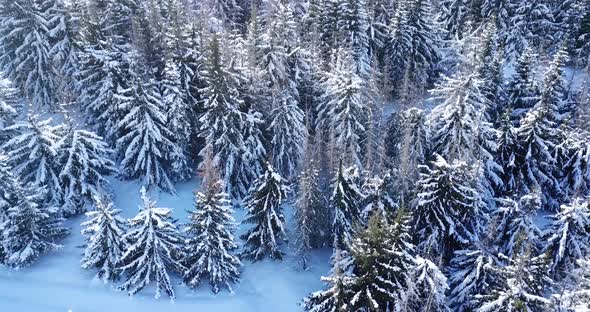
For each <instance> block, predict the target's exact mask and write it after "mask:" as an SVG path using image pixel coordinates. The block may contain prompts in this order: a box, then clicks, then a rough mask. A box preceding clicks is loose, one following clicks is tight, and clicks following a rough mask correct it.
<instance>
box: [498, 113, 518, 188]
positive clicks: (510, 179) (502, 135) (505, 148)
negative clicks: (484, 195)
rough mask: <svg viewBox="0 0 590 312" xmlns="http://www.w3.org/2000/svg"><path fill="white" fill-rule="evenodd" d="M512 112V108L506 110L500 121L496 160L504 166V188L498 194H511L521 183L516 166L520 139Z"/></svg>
mask: <svg viewBox="0 0 590 312" xmlns="http://www.w3.org/2000/svg"><path fill="white" fill-rule="evenodd" d="M511 112H512V111H511V110H510V109H507V110H506V111H504V113H503V114H502V116H501V120H500V122H499V128H498V149H497V150H496V154H495V160H496V163H497V164H498V165H500V167H502V172H501V173H500V178H501V179H502V188H501V189H499V190H497V192H496V195H501V194H511V193H512V192H513V191H514V190H517V189H518V183H520V176H519V168H518V167H516V165H517V158H516V157H517V156H518V141H517V137H516V128H515V127H514V123H513V121H512V113H511Z"/></svg>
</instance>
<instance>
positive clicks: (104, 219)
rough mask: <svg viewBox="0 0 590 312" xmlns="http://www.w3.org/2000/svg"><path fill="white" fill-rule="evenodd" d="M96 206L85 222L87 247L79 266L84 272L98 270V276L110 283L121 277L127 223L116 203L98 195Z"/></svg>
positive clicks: (88, 213) (83, 230)
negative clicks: (120, 267)
mask: <svg viewBox="0 0 590 312" xmlns="http://www.w3.org/2000/svg"><path fill="white" fill-rule="evenodd" d="M94 205H95V207H96V209H95V210H94V211H90V212H87V213H86V217H88V219H89V220H88V221H85V222H83V223H82V226H83V227H84V229H82V235H84V236H86V248H85V250H84V255H83V257H82V259H81V260H80V263H81V265H82V268H84V269H98V272H97V273H96V277H97V278H98V279H100V280H102V281H103V282H104V283H107V282H109V281H114V280H117V279H118V278H119V273H120V272H119V267H118V263H119V260H120V259H121V256H122V255H123V252H124V251H125V247H126V246H125V240H124V239H123V236H124V235H125V231H126V223H125V220H123V219H122V218H121V217H120V216H119V214H120V213H121V210H119V209H115V208H113V203H111V202H108V203H105V199H101V198H100V197H98V196H95V197H94Z"/></svg>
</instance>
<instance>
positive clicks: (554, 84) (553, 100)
mask: <svg viewBox="0 0 590 312" xmlns="http://www.w3.org/2000/svg"><path fill="white" fill-rule="evenodd" d="M567 60H568V55H567V52H566V50H565V48H561V49H560V50H559V51H557V53H555V55H554V57H553V60H552V61H551V63H550V64H549V68H548V69H547V71H546V72H545V74H544V76H543V86H542V88H541V97H540V99H539V101H538V102H537V104H536V105H540V106H544V107H547V110H548V112H549V113H550V114H551V115H552V116H551V118H554V119H553V121H554V122H556V123H558V125H560V124H562V123H567V122H568V120H570V119H571V118H573V117H574V116H575V107H572V105H571V102H570V101H567V95H566V92H567V86H566V81H565V73H564V68H565V64H566V62H567Z"/></svg>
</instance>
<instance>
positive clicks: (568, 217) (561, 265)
mask: <svg viewBox="0 0 590 312" xmlns="http://www.w3.org/2000/svg"><path fill="white" fill-rule="evenodd" d="M552 219H553V222H552V225H551V228H550V229H549V230H548V231H547V233H546V242H547V245H546V247H545V249H546V251H547V252H548V253H549V255H550V256H551V264H550V266H549V269H550V270H551V271H552V272H553V273H554V274H555V275H556V276H563V275H564V273H566V272H568V271H570V270H572V269H573V268H574V267H575V264H576V263H575V261H576V259H583V258H584V257H586V256H587V255H588V252H589V251H590V242H589V241H588V231H590V224H589V223H590V210H588V201H587V200H583V199H581V198H574V199H573V200H572V202H571V203H570V204H564V205H562V206H561V211H560V212H559V213H558V214H556V215H555V216H553V217H552Z"/></svg>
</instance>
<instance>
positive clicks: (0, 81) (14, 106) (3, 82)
mask: <svg viewBox="0 0 590 312" xmlns="http://www.w3.org/2000/svg"><path fill="white" fill-rule="evenodd" d="M3 77H4V76H3V75H0V130H1V129H4V128H5V127H7V126H10V125H12V123H13V122H14V119H15V118H16V117H17V113H18V111H19V110H20V108H21V107H20V106H21V105H20V103H19V102H20V101H19V99H18V91H17V90H16V89H15V88H14V87H13V86H12V83H10V81H9V80H7V79H4V78H3ZM6 139H7V138H5V137H4V134H2V133H0V144H2V143H4V142H5V141H6Z"/></svg>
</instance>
